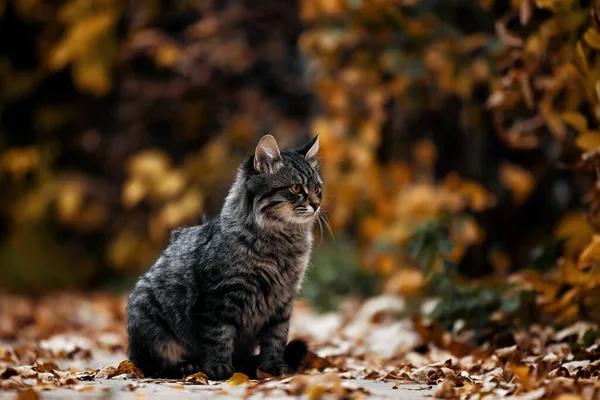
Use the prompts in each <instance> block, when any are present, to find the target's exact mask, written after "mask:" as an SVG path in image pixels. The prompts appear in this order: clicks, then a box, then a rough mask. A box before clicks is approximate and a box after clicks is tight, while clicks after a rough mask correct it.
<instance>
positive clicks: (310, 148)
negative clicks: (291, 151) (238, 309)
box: [298, 135, 319, 168]
mask: <svg viewBox="0 0 600 400" xmlns="http://www.w3.org/2000/svg"><path fill="white" fill-rule="evenodd" d="M298 153H300V154H302V155H303V156H304V158H305V159H306V161H308V163H309V164H310V165H311V166H312V167H313V168H318V167H319V135H317V136H315V137H314V138H313V139H312V140H311V141H310V142H308V143H307V144H306V145H304V147H302V148H301V149H300V150H298Z"/></svg>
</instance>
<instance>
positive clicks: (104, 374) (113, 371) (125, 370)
mask: <svg viewBox="0 0 600 400" xmlns="http://www.w3.org/2000/svg"><path fill="white" fill-rule="evenodd" d="M122 374H127V375H135V376H136V377H138V378H144V374H143V373H142V371H140V369H139V368H138V367H136V366H135V365H133V363H132V362H131V361H128V360H125V361H121V362H119V363H114V364H112V365H109V366H107V367H104V368H102V369H101V370H100V371H98V373H97V374H96V379H110V378H112V377H115V376H117V375H122Z"/></svg>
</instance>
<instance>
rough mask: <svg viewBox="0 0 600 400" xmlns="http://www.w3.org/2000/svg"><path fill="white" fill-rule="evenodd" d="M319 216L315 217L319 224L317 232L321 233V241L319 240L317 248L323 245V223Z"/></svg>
mask: <svg viewBox="0 0 600 400" xmlns="http://www.w3.org/2000/svg"><path fill="white" fill-rule="evenodd" d="M321 218H322V217H321V214H319V215H318V216H317V222H318V224H319V230H320V231H321V239H320V240H319V247H321V246H322V245H323V223H322V222H321Z"/></svg>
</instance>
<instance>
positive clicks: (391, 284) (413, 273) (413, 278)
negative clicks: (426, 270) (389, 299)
mask: <svg viewBox="0 0 600 400" xmlns="http://www.w3.org/2000/svg"><path fill="white" fill-rule="evenodd" d="M424 285H425V278H424V277H423V273H422V272H421V271H420V270H418V269H415V268H403V269H401V270H400V271H398V272H396V273H395V274H393V275H392V276H391V278H390V279H389V280H388V281H387V283H386V285H385V289H384V291H385V292H386V293H393V294H397V295H400V296H407V297H410V296H415V295H417V294H419V293H420V292H421V290H422V289H423V287H424Z"/></svg>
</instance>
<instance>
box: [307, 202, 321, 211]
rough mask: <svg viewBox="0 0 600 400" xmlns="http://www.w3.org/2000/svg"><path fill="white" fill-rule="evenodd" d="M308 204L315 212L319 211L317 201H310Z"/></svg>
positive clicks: (319, 204)
mask: <svg viewBox="0 0 600 400" xmlns="http://www.w3.org/2000/svg"><path fill="white" fill-rule="evenodd" d="M310 206H311V207H312V208H313V210H315V212H317V211H319V207H321V203H319V202H318V201H317V202H313V201H311V202H310Z"/></svg>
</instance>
